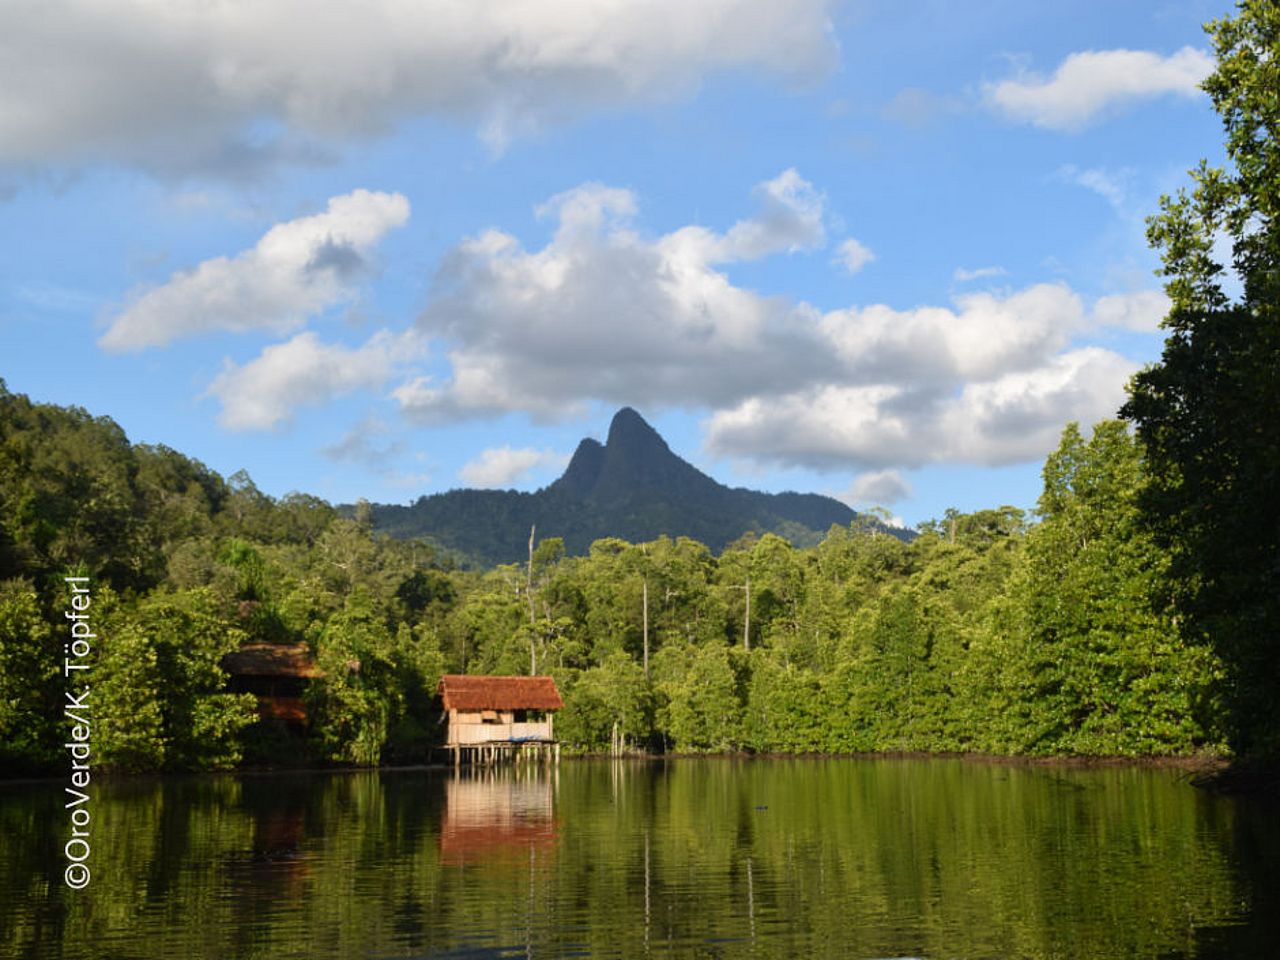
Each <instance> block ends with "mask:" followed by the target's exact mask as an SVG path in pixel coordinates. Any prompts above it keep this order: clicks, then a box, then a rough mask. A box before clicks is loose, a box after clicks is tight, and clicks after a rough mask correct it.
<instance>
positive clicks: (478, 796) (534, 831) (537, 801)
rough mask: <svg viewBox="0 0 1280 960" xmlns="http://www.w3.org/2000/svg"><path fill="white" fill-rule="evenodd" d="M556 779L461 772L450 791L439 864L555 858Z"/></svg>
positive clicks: (536, 773)
mask: <svg viewBox="0 0 1280 960" xmlns="http://www.w3.org/2000/svg"><path fill="white" fill-rule="evenodd" d="M554 798H555V790H554V775H550V776H549V775H547V774H546V773H544V772H543V771H541V770H537V769H534V770H528V769H517V770H511V769H509V768H508V769H503V768H497V769H494V768H490V769H487V770H483V769H482V770H478V771H475V772H474V773H472V771H467V772H465V773H463V772H459V773H457V774H455V775H454V777H453V778H452V779H451V780H449V782H448V783H447V784H446V785H445V805H444V822H443V823H442V824H441V827H440V862H441V863H443V864H445V865H446V866H457V865H460V864H468V863H479V862H503V861H506V862H512V861H516V860H523V859H526V857H527V855H530V854H532V853H534V852H538V853H541V854H543V855H544V856H546V855H550V854H552V853H554V851H555V846H556V841H557V839H558V834H557V825H556V819H555V799H554Z"/></svg>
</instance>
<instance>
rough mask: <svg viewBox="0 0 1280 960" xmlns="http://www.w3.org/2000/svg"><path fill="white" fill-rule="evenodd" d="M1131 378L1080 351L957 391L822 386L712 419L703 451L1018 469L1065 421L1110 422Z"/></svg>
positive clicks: (819, 461) (1049, 444)
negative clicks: (1012, 467)
mask: <svg viewBox="0 0 1280 960" xmlns="http://www.w3.org/2000/svg"><path fill="white" fill-rule="evenodd" d="M1136 369H1137V365H1136V364H1134V363H1132V362H1131V361H1128V360H1126V359H1125V358H1123V357H1120V356H1118V355H1117V354H1115V353H1112V352H1110V351H1108V350H1103V349H1101V348H1098V347H1086V348H1083V349H1080V350H1074V351H1069V352H1067V353H1064V354H1061V355H1058V356H1054V357H1052V358H1050V359H1048V360H1047V361H1046V362H1044V363H1043V364H1042V365H1040V366H1038V367H1035V368H1033V369H1028V370H1021V371H1015V372H1012V373H1008V374H1004V375H1001V376H997V377H995V378H993V379H991V380H987V381H978V382H974V383H969V384H966V385H964V386H963V387H961V388H959V389H958V390H954V389H946V390H944V389H934V388H931V387H929V386H928V385H920V384H913V383H905V384H889V383H883V384H875V385H871V386H850V385H845V384H823V385H819V386H816V387H811V388H809V389H805V390H800V391H796V392H794V393H791V394H788V395H787V396H784V397H774V398H770V399H769V400H768V402H764V401H762V400H761V399H760V398H756V397H752V398H750V399H748V400H746V401H744V402H743V403H741V404H739V405H738V406H736V407H734V408H732V409H729V410H723V411H720V412H717V413H715V414H714V415H713V416H712V417H711V419H710V421H709V422H708V424H707V427H706V442H707V446H708V447H709V448H710V449H711V450H712V451H713V452H716V453H721V454H729V455H732V456H744V457H751V458H753V459H757V460H767V461H773V462H778V463H786V464H800V465H806V466H811V467H815V468H818V469H834V468H838V467H841V466H845V465H848V464H851V463H852V464H858V465H860V466H864V467H872V468H881V469H884V468H890V467H920V466H924V465H926V464H930V463H981V464H987V465H1000V464H1010V463H1018V462H1022V461H1027V460H1034V459H1038V458H1039V457H1042V456H1044V454H1045V453H1046V452H1047V451H1049V450H1051V449H1053V446H1054V444H1055V443H1056V442H1057V440H1058V436H1059V434H1060V433H1061V431H1062V426H1063V424H1064V423H1065V422H1066V421H1067V420H1071V419H1078V420H1081V421H1084V422H1088V423H1092V422H1093V421H1095V420H1098V419H1101V418H1103V417H1110V416H1114V415H1115V412H1116V410H1117V409H1118V408H1119V406H1120V404H1121V403H1122V402H1123V400H1124V385H1125V382H1126V381H1127V380H1128V378H1129V377H1130V376H1131V375H1132V374H1133V373H1134V372H1135V371H1136Z"/></svg>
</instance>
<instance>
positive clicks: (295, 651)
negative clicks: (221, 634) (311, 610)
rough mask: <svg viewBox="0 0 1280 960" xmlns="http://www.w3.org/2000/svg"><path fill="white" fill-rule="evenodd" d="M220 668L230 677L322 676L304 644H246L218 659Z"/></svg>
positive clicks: (300, 677) (310, 677) (305, 678)
mask: <svg viewBox="0 0 1280 960" xmlns="http://www.w3.org/2000/svg"><path fill="white" fill-rule="evenodd" d="M222 669H223V670H226V671H227V673H229V674H231V675H232V676H233V677H296V678H298V679H302V680H312V679H315V678H316V677H319V676H323V671H321V670H320V668H319V667H317V666H316V662H315V660H314V658H312V656H311V651H310V649H308V647H307V645H306V644H305V643H246V644H245V645H244V646H242V647H241V648H240V649H239V650H235V651H233V652H231V653H228V654H227V655H226V656H225V657H223V658H222Z"/></svg>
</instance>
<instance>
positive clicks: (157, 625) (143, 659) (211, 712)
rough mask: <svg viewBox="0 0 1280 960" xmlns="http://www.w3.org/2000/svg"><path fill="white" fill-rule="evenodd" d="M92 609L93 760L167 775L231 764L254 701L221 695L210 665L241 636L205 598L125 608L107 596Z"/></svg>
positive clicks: (222, 680) (203, 593) (199, 593)
mask: <svg viewBox="0 0 1280 960" xmlns="http://www.w3.org/2000/svg"><path fill="white" fill-rule="evenodd" d="M97 602H98V604H99V606H98V607H97V609H100V610H102V614H101V616H102V617H103V618H104V619H103V620H102V621H101V623H102V626H101V628H100V630H99V634H100V635H99V637H98V640H97V646H98V661H97V664H96V666H95V667H94V670H93V674H92V678H93V690H92V694H91V696H92V697H93V698H94V701H93V702H94V703H95V704H97V709H96V710H95V712H94V714H93V715H94V717H95V718H96V719H98V720H99V721H101V727H100V728H99V729H98V730H95V737H96V738H97V746H98V748H99V749H100V750H101V755H102V759H103V761H104V762H106V763H109V764H114V765H117V766H120V767H124V768H128V769H156V768H160V767H164V768H167V769H172V770H208V769H218V768H223V767H230V766H234V765H235V764H236V763H237V762H239V760H240V757H241V745H240V739H239V734H240V731H241V730H243V729H244V728H245V727H246V726H248V725H249V724H250V723H252V722H253V721H254V719H255V714H254V698H253V697H252V696H251V695H250V694H232V693H226V692H224V688H225V686H226V683H227V674H226V672H225V671H224V670H223V669H222V667H221V665H220V663H221V660H222V658H223V657H224V656H226V655H227V654H228V653H230V652H231V651H232V650H235V649H236V648H237V647H238V646H239V645H240V643H241V642H242V641H243V640H244V633H243V632H242V631H240V630H238V629H237V628H235V627H234V626H232V625H231V623H229V622H228V621H227V620H226V618H225V617H223V616H222V615H221V614H220V613H219V612H218V604H217V601H216V599H215V598H214V597H213V596H212V594H210V593H209V591H207V590H191V591H185V592H183V593H178V594H171V595H159V596H152V597H147V598H145V599H143V600H141V601H139V602H137V603H136V604H133V605H124V604H119V605H117V604H115V603H114V601H113V600H112V598H111V597H110V595H109V594H107V595H101V596H99V597H98V598H97ZM113 608H114V609H113Z"/></svg>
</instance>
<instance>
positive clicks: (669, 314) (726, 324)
mask: <svg viewBox="0 0 1280 960" xmlns="http://www.w3.org/2000/svg"><path fill="white" fill-rule="evenodd" d="M756 194H757V196H758V197H759V198H760V200H761V209H760V211H759V212H758V214H757V215H756V216H753V217H749V218H746V219H744V220H740V221H738V222H737V223H735V224H733V225H732V226H731V227H730V228H729V229H728V230H726V231H725V232H723V233H717V232H715V231H712V230H709V229H706V228H704V227H695V226H688V227H683V228H681V229H679V230H676V231H674V232H673V233H669V234H666V235H664V236H660V237H657V238H655V239H646V238H644V237H642V236H641V235H640V234H639V233H638V232H637V231H636V230H635V228H634V224H633V220H634V217H635V213H636V209H637V204H636V198H635V197H634V196H633V195H632V194H631V193H630V192H629V191H626V190H620V189H616V188H611V187H607V186H603V185H601V184H585V185H583V186H580V187H578V188H576V189H574V190H570V191H567V192H566V193H563V194H560V195H559V196H557V197H555V198H553V199H552V200H551V201H550V202H548V203H547V204H545V205H543V206H542V207H541V208H540V212H541V214H542V215H543V216H544V217H546V218H549V219H550V218H554V219H555V220H556V222H557V223H556V229H555V234H554V236H553V237H552V239H551V240H550V242H548V243H547V244H546V246H544V247H543V248H542V249H540V250H527V249H525V247H524V246H523V245H522V244H521V243H520V242H519V241H518V240H517V239H516V238H515V237H513V236H511V235H509V234H506V233H503V232H502V231H499V230H489V231H487V232H485V233H482V234H480V235H478V236H475V237H471V238H469V239H467V240H465V241H463V242H462V243H461V244H459V245H458V246H457V247H456V248H455V249H454V250H453V251H452V252H451V253H450V254H449V255H448V256H446V258H445V259H444V261H443V263H442V265H441V267H440V270H439V272H438V275H437V277H436V282H435V290H434V293H433V297H432V300H431V303H430V304H429V305H428V307H427V309H426V310H425V312H424V313H423V315H422V317H421V319H420V323H419V326H420V329H421V330H422V331H423V332H424V333H425V334H427V335H429V336H431V337H434V338H439V339H441V340H443V341H445V342H446V343H447V344H448V345H449V352H448V357H449V361H450V363H451V365H452V375H451V376H450V377H449V378H448V379H446V380H444V381H440V382H437V381H433V380H431V379H429V378H425V377H422V378H418V379H416V380H413V381H411V382H409V383H406V384H403V385H402V386H401V387H400V388H398V389H397V390H396V391H395V396H396V398H397V399H398V400H399V402H400V404H401V407H402V409H403V410H404V412H405V413H406V415H408V416H409V417H410V418H411V419H415V420H418V421H421V422H435V421H440V420H451V419H458V418H462V417H468V416H486V415H490V414H495V413H501V412H506V411H512V410H522V411H528V412H531V413H533V414H534V415H535V416H540V417H560V416H566V415H570V414H572V413H573V412H575V411H576V410H578V409H579V406H578V405H579V403H580V401H581V400H582V399H583V398H594V399H599V400H604V401H606V402H610V403H618V404H642V405H645V406H651V407H653V406H663V405H670V404H681V403H683V404H688V405H710V406H719V405H721V404H724V403H726V402H731V401H734V400H736V399H737V398H739V397H741V396H742V395H743V394H744V392H755V391H770V390H780V389H785V388H787V387H788V386H794V385H797V384H799V383H803V382H805V381H806V380H807V379H808V378H809V377H812V376H815V375H816V376H822V375H824V374H831V373H834V369H835V368H834V365H833V362H832V360H831V358H830V356H829V351H828V350H827V349H826V348H825V347H824V346H823V345H822V344H821V343H819V342H818V340H817V339H816V338H815V336H814V333H813V314H814V311H813V310H812V309H811V308H808V307H804V306H803V305H800V306H796V305H793V304H790V303H788V302H786V301H784V300H782V299H778V298H769V297H763V296H760V295H758V294H756V293H753V292H752V291H749V290H745V289H742V288H740V287H737V286H734V285H733V284H732V283H731V282H730V280H729V279H728V277H727V276H726V275H725V274H724V273H723V272H722V271H721V270H719V269H717V265H719V264H724V263H730V262H734V261H739V260H748V259H755V258H758V257H761V256H765V255H767V254H769V253H782V252H786V251H790V250H792V249H796V248H803V247H805V246H806V245H812V244H816V243H819V242H820V240H821V236H822V209H821V200H820V197H819V195H818V194H817V193H816V191H814V190H813V188H812V187H811V186H810V185H809V184H808V183H807V182H805V181H804V180H803V179H802V178H801V177H800V176H799V175H798V174H796V173H795V172H794V171H790V170H789V171H785V172H784V173H783V174H781V175H780V176H779V177H777V178H775V179H773V180H770V181H768V182H767V183H764V184H761V185H760V186H759V187H758V188H757V190H756Z"/></svg>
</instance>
